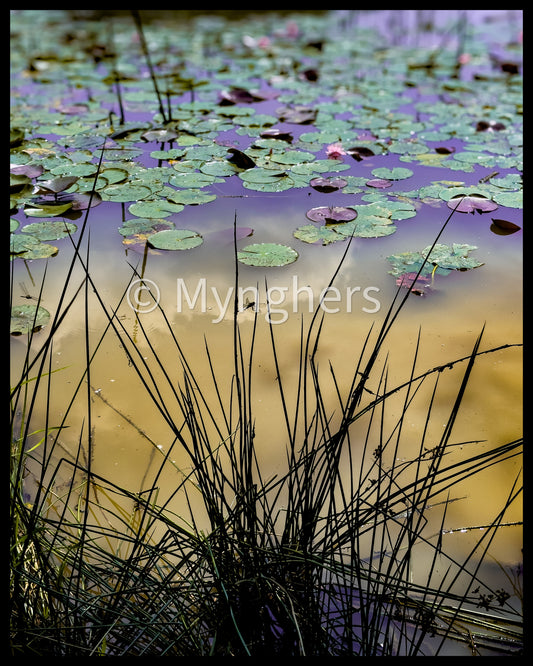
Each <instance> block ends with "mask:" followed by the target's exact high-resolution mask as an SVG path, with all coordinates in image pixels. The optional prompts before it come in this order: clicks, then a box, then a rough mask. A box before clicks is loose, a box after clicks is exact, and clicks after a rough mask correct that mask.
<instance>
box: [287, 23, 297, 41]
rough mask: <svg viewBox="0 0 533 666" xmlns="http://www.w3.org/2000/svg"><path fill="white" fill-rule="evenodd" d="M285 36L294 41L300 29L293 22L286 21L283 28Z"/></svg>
mask: <svg viewBox="0 0 533 666" xmlns="http://www.w3.org/2000/svg"><path fill="white" fill-rule="evenodd" d="M285 34H286V35H287V37H290V38H291V39H295V38H296V37H298V35H299V34H300V29H299V28H298V24H297V23H296V22H295V21H288V22H287V25H286V26H285Z"/></svg>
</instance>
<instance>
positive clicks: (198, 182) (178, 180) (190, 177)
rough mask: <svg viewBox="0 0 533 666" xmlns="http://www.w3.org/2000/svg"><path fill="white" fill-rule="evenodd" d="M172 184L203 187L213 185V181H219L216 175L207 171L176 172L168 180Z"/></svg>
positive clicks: (184, 186)
mask: <svg viewBox="0 0 533 666" xmlns="http://www.w3.org/2000/svg"><path fill="white" fill-rule="evenodd" d="M168 182H169V183H170V184H171V185H174V186H175V187H183V188H187V187H192V188H201V187H205V186H206V185H212V184H213V183H216V182H218V181H217V178H215V176H211V175H209V174H207V173H196V172H192V173H176V174H175V175H174V176H172V177H171V178H170V180H169V181H168Z"/></svg>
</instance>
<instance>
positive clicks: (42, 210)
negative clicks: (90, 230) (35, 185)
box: [24, 202, 72, 217]
mask: <svg viewBox="0 0 533 666" xmlns="http://www.w3.org/2000/svg"><path fill="white" fill-rule="evenodd" d="M71 208H72V202H70V203H65V204H53V203H50V204H41V205H38V204H27V205H26V206H24V212H25V213H26V215H27V216H28V217H56V216H57V215H63V213H66V212H67V210H70V209H71Z"/></svg>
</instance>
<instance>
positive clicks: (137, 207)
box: [128, 199, 184, 217]
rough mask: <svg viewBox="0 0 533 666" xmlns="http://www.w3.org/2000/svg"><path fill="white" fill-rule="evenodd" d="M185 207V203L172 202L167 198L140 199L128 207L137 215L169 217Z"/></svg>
mask: <svg viewBox="0 0 533 666" xmlns="http://www.w3.org/2000/svg"><path fill="white" fill-rule="evenodd" d="M183 209H184V206H183V204H175V203H171V202H170V201H167V200H166V199H158V200H157V201H139V202H137V203H134V204H131V206H129V207H128V211H129V212H130V213H131V214H132V215H136V216H137V217H169V216H170V215H172V214H173V213H179V212H181V211H182V210H183Z"/></svg>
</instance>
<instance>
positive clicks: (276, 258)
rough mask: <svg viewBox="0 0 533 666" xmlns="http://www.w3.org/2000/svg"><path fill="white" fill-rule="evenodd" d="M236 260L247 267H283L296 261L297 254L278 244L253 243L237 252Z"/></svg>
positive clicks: (289, 248) (290, 248)
mask: <svg viewBox="0 0 533 666" xmlns="http://www.w3.org/2000/svg"><path fill="white" fill-rule="evenodd" d="M237 259H238V260H239V261H240V262H241V263H243V264H246V265H247V266H285V265H287V264H292V262H293V261H296V259H298V252H296V250H293V249H292V247H289V246H288V245H280V244H279V243H254V244H253V245H247V246H246V247H244V248H243V249H242V250H241V251H240V252H237Z"/></svg>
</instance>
